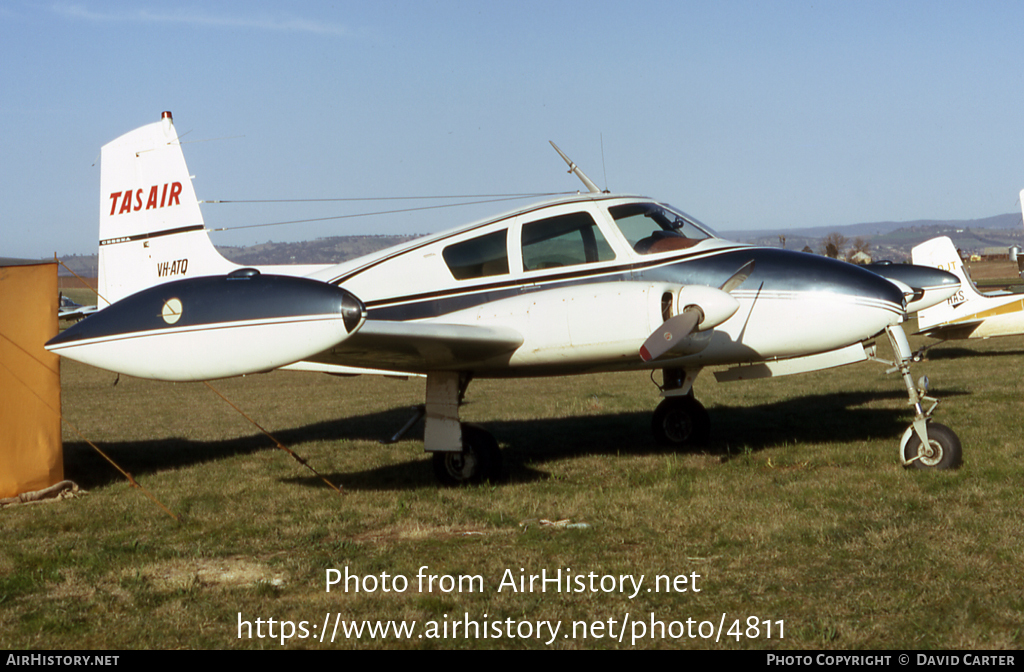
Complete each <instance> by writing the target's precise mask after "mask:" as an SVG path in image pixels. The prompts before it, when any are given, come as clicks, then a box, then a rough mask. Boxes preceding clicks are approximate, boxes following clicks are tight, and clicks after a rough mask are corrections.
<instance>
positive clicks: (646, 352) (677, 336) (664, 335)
mask: <svg viewBox="0 0 1024 672" xmlns="http://www.w3.org/2000/svg"><path fill="white" fill-rule="evenodd" d="M700 318H701V312H700V310H699V309H697V308H694V309H692V310H690V309H688V310H684V311H683V312H681V313H679V314H678V315H676V316H675V317H672V318H669V319H668V320H667V321H666V322H665V323H664V324H662V325H661V326H660V327H658V330H657V331H655V332H654V333H653V334H651V335H650V336H648V337H647V340H646V341H644V344H643V345H642V346H641V347H640V359H642V360H643V361H645V362H649V361H651V360H652V359H657V358H658V357H661V356H662V355H664V354H665V353H666V352H668V351H669V350H671V349H672V346H674V345H676V344H678V343H679V342H680V341H681V340H682V339H684V338H686V337H687V336H689V335H690V334H692V333H693V330H694V329H696V328H697V323H698V322H699V321H700Z"/></svg>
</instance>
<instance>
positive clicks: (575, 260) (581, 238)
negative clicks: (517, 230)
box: [522, 212, 615, 271]
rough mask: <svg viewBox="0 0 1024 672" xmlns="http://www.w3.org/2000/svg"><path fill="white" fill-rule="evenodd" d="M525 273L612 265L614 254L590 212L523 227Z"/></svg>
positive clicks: (562, 216)
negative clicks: (562, 267)
mask: <svg viewBox="0 0 1024 672" xmlns="http://www.w3.org/2000/svg"><path fill="white" fill-rule="evenodd" d="M522 241H523V270H524V271H534V270H537V269H543V268H557V267H559V266H575V265H577V264H592V263H595V262H598V261H610V260H612V259H614V258H615V252H613V251H612V248H611V246H610V245H609V244H608V241H607V240H606V239H605V237H604V235H603V234H602V233H601V229H599V228H598V227H597V223H596V222H595V221H594V218H593V217H592V216H591V215H590V213H588V212H574V213H572V214H568V215H560V216H558V217H549V218H548V219H541V220H539V221H536V222H530V223H528V224H524V225H523V234H522Z"/></svg>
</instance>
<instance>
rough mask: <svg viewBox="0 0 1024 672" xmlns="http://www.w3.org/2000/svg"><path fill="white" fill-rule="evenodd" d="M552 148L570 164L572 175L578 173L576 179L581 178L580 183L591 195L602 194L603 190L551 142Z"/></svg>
mask: <svg viewBox="0 0 1024 672" xmlns="http://www.w3.org/2000/svg"><path fill="white" fill-rule="evenodd" d="M548 142H551V141H550V140H548ZM551 146H552V147H554V148H555V151H556V152H558V155H559V156H560V157H562V159H563V160H564V161H565V162H566V163H567V164H569V172H570V173H576V177H578V178H580V181H582V182H583V186H585V187H586V188H587V190H588V191H590V193H592V194H600V193H601V190H600V189H598V188H597V185H596V184H594V183H593V182H592V181H591V179H590V178H589V177H587V174H586V173H584V172H583V171H582V170H580V167H579V166H577V165H576V164H575V163H573V162H572V161H571V160H570V159H569V157H568V156H566V155H565V153H564V152H562V150H560V149H559V148H558V145H556V144H555V143H553V142H551Z"/></svg>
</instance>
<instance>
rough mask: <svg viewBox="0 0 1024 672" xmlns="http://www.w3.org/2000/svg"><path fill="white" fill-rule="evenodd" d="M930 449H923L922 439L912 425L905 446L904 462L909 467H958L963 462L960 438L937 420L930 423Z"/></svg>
mask: <svg viewBox="0 0 1024 672" xmlns="http://www.w3.org/2000/svg"><path fill="white" fill-rule="evenodd" d="M928 443H929V444H930V450H928V451H922V450H921V447H922V446H921V439H920V437H918V435H917V432H914V431H913V427H911V432H910V438H909V439H908V440H907V443H906V445H905V446H904V447H903V463H904V466H905V467H906V468H907V469H932V470H938V469H957V468H959V467H960V465H961V464H962V463H963V448H962V447H961V445H960V438H959V437H958V436H957V435H956V434H955V433H954V432H953V430H952V429H950V428H949V427H946V426H945V425H940V424H939V423H937V422H929V423H928Z"/></svg>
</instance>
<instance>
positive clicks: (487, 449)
mask: <svg viewBox="0 0 1024 672" xmlns="http://www.w3.org/2000/svg"><path fill="white" fill-rule="evenodd" d="M432 460H433V466H434V476H436V477H437V480H438V482H440V483H441V485H445V486H449V487H453V486H459V485H471V484H476V483H483V482H485V481H496V480H498V477H499V476H500V475H501V450H500V449H499V448H498V442H497V441H496V440H495V439H494V437H493V436H492V435H491V434H490V432H488V431H486V430H484V429H482V428H480V427H476V426H474V425H463V426H462V452H458V453H456V452H436V453H434V455H433V458H432Z"/></svg>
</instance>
